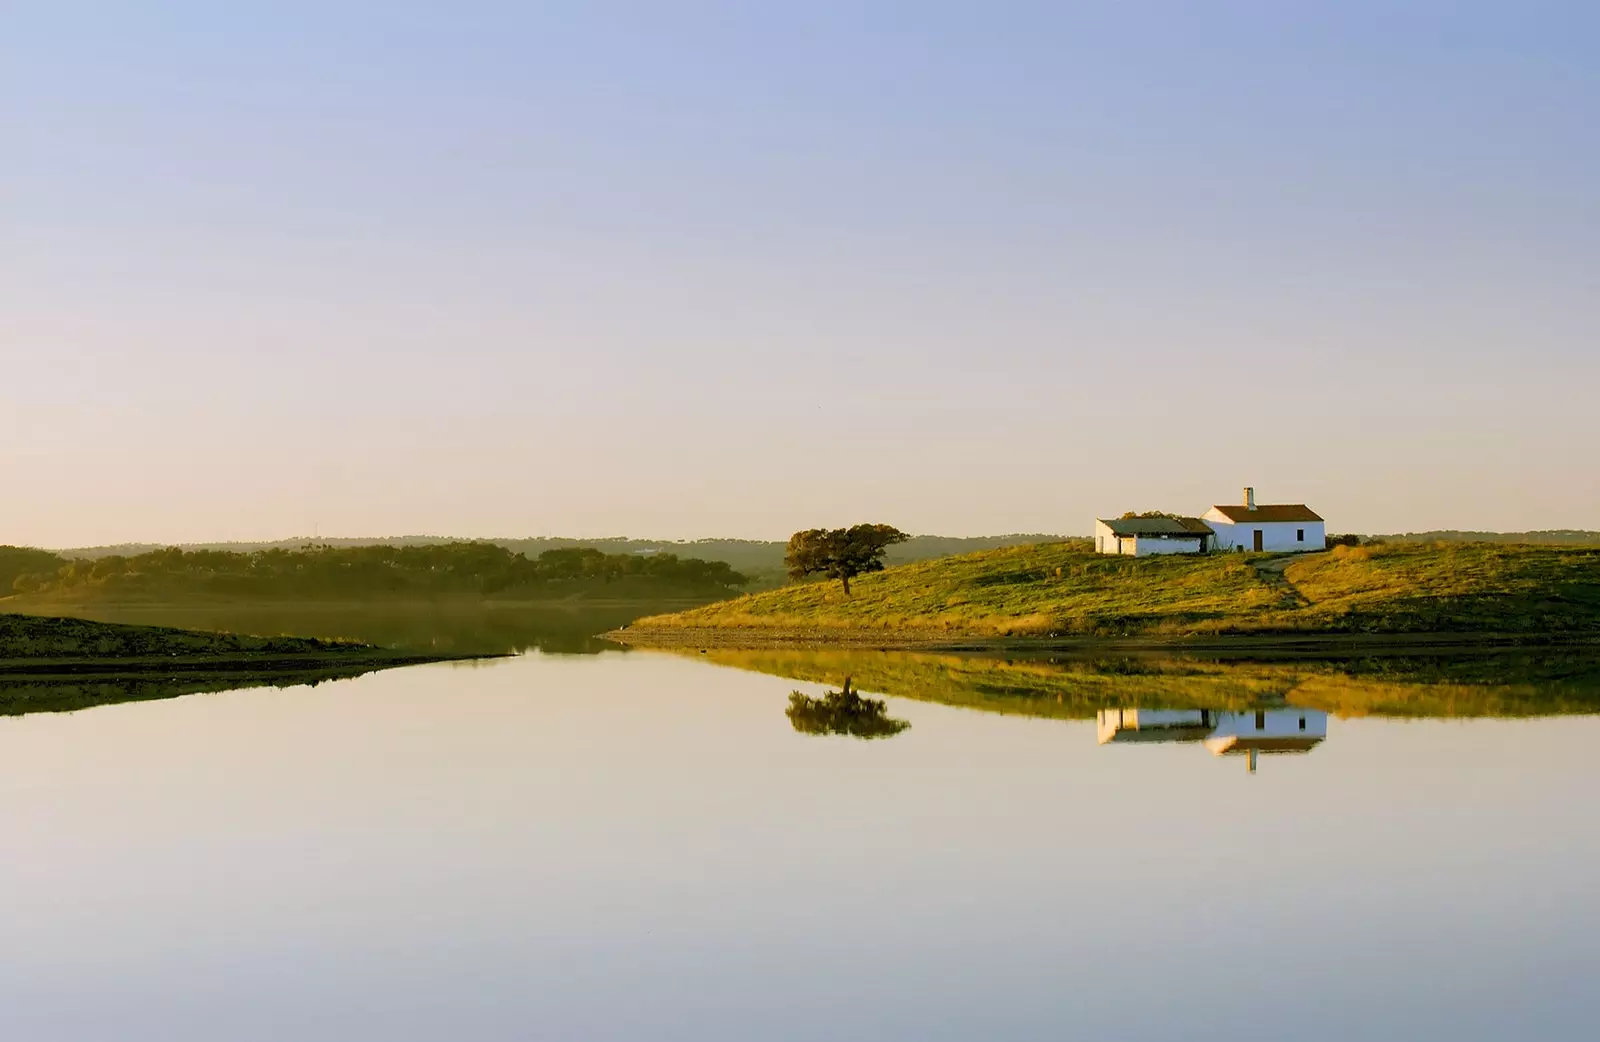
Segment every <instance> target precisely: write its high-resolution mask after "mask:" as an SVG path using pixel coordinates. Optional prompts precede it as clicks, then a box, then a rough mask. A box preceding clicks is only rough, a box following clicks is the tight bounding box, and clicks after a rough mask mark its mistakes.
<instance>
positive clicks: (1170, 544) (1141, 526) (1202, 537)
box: [1094, 514, 1215, 557]
mask: <svg viewBox="0 0 1600 1042" xmlns="http://www.w3.org/2000/svg"><path fill="white" fill-rule="evenodd" d="M1094 548H1095V550H1096V551H1097V552H1099V553H1102V554H1122V555H1124V556H1126V557H1150V556H1152V555H1154V554H1203V553H1205V552H1206V551H1207V550H1213V549H1215V546H1214V545H1213V543H1212V533H1211V526H1210V525H1208V524H1206V523H1205V522H1204V521H1202V520H1200V519H1199V518H1198V517H1173V516H1171V515H1168V514H1161V515H1153V516H1149V517H1119V518H1115V519H1113V520H1110V521H1105V520H1097V521H1096V522H1095V523H1094Z"/></svg>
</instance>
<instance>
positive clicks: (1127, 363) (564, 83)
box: [0, 0, 1600, 545]
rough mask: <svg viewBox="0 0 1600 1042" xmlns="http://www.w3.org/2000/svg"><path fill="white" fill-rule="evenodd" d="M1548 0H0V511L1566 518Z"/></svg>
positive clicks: (257, 523)
mask: <svg viewBox="0 0 1600 1042" xmlns="http://www.w3.org/2000/svg"><path fill="white" fill-rule="evenodd" d="M1596 54H1600V7H1597V6H1596V5H1593V4H1589V3H1577V2H1574V3H1566V4H1551V3H1516V4H1513V3H1498V4H1485V3H1461V2H1453V3H1407V4H1392V3H1384V4H1376V3H1350V2H1340V3H1332V2H1327V3H1315V4H1312V3H1293V2H1283V0H1278V2H1262V3H1208V4H1190V3H1176V2H1173V3H1126V4H1113V3H1110V2H1103V3H1099V2H1097V3H1080V4H1072V3H1066V2H1056V3H1000V2H984V3H979V2H970V3H960V4H954V3H927V2H923V3H910V2H902V3H893V4H890V3H863V2H851V3H821V2H806V3H787V4H780V3H775V2H774V3H726V4H709V3H667V2H664V0H658V2H652V3H634V4H622V3H609V4H608V3H582V4H578V3H572V4H554V3H542V4H540V3H469V2H460V3H452V4H439V3H431V4H409V3H393V2H386V3H377V2H373V3H290V2H284V0H278V2H272V3H257V2H253V0H252V2H244V0H231V2H229V3H226V4H217V3H198V2H197V3H163V2H158V0H152V2H147V3H142V4H138V5H132V4H122V3H111V2H102V3H75V2H72V0H50V2H12V3H8V4H0V363H3V367H0V424H3V426H0V432H3V434H4V438H3V443H0V486H3V488H4V495H3V499H0V507H3V509H0V542H27V543H37V544H44V545H70V544H78V543H87V542H107V541H120V540H171V541H182V540H206V539H222V538H263V537H279V536H289V535H298V534H305V533H309V532H310V531H311V530H312V528H313V526H317V527H318V528H320V531H321V532H322V534H324V535H330V534H343V535H357V534H364V535H372V534H398V533H409V532H434V533H444V534H458V535H520V534H540V533H544V534H554V533H559V534H569V535H602V534H620V533H629V534H636V535H657V536H695V535H742V536H753V537H783V536H786V535H787V534H788V533H789V532H790V531H792V530H793V529H795V528H798V527H808V526H811V525H818V524H842V523H847V522H851V521H857V520H881V521H887V522H890V523H893V524H897V525H899V526H901V527H903V528H907V529H911V530H915V531H933V532H946V533H953V534H956V533H969V534H970V533H980V532H1001V531H1017V530H1045V531H1061V532H1085V533H1086V532H1087V531H1088V530H1089V528H1090V525H1091V519H1092V517H1093V516H1094V515H1096V514H1106V513H1111V512H1120V511H1122V510H1124V509H1130V508H1141V509H1148V508H1165V509H1184V510H1195V511H1199V510H1202V509H1204V507H1205V506H1207V505H1209V504H1210V503H1212V502H1216V501H1231V500H1232V499H1233V498H1234V497H1235V496H1236V495H1237V494H1238V489H1239V486H1241V485H1244V484H1254V485H1256V486H1257V487H1258V488H1259V489H1260V495H1261V498H1262V499H1263V500H1265V501H1280V500H1292V501H1306V502H1309V503H1311V504H1312V505H1313V506H1315V507H1317V508H1318V509H1319V510H1320V511H1321V512H1322V513H1323V514H1324V515H1325V516H1326V517H1327V518H1328V520H1329V526H1330V529H1332V530H1336V531H1344V530H1354V531H1390V530H1404V529H1418V528H1433V527H1463V528H1529V527H1558V526H1563V527H1565V526H1573V527H1577V526H1582V527H1590V528H1600V477H1597V471H1600V468H1597V467H1596V465H1595V463H1594V451H1595V447H1596V443H1597V442H1600V419H1597V416H1596V408H1595V405H1594V399H1595V398H1596V388H1600V350H1597V346H1596V332H1597V325H1600V323H1597V318H1600V314H1597V312H1600V274H1597V273H1600V131H1597V129H1596V128H1597V127H1600V62H1596V61H1595V55H1596Z"/></svg>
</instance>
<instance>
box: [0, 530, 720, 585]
mask: <svg viewBox="0 0 1600 1042" xmlns="http://www.w3.org/2000/svg"><path fill="white" fill-rule="evenodd" d="M5 573H9V574H10V575H11V580H10V582H8V583H7V584H6V585H7V587H8V589H7V590H4V591H0V593H4V592H9V591H10V590H15V591H16V592H18V593H32V592H36V591H56V590H72V589H76V588H79V587H83V588H106V589H115V588H122V589H127V590H141V591H148V592H156V591H160V592H162V593H206V594H215V595H223V596H267V597H277V596H289V595H293V596H308V597H318V596H330V595H332V596H368V595H384V596H390V595H396V594H409V595H422V596H433V595H436V594H479V595H484V594H503V595H507V596H511V597H517V596H527V595H532V596H539V595H543V594H545V593H563V592H565V591H567V590H569V589H570V588H571V587H572V586H574V585H575V584H583V585H587V584H608V583H613V582H617V581H619V580H632V581H634V583H635V585H639V586H641V587H651V588H656V587H666V588H673V589H688V590H695V591H703V592H707V593H716V592H721V591H724V590H729V589H732V588H734V587H738V586H742V585H744V584H745V582H746V581H747V580H746V578H745V577H744V576H743V575H740V574H739V573H738V572H736V571H734V570H733V569H732V568H731V567H729V566H728V565H727V564H726V563H725V562H722V561H701V560H698V559H695V558H683V557H679V556H677V555H676V554H669V553H657V554H608V553H605V552H604V551H601V550H597V549H594V548H592V547H564V548H560V549H554V550H546V551H545V552H544V553H542V554H540V555H539V556H538V557H537V558H535V559H532V560H530V559H529V558H527V557H525V556H523V555H522V554H519V553H513V552H511V551H510V550H507V549H506V548H504V547H501V546H496V545H494V544H493V543H476V542H462V543H445V544H441V545H431V546H346V547H335V546H315V545H314V546H306V547H303V548H301V549H298V550H283V549H272V550H258V551H256V552H255V553H231V552H229V551H225V550H183V549H180V548H178V547H168V548H166V549H164V550H153V551H151V552H149V553H143V554H135V555H133V556H129V557H124V556H122V555H118V554H112V555H110V556H106V557H100V558H96V559H94V560H86V559H79V560H74V561H64V560H62V559H61V558H59V557H56V556H55V555H53V554H42V553H41V552H40V551H13V552H11V553H8V554H7V553H0V577H3V576H4V574H5Z"/></svg>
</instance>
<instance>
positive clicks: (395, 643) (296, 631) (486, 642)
mask: <svg viewBox="0 0 1600 1042" xmlns="http://www.w3.org/2000/svg"><path fill="white" fill-rule="evenodd" d="M678 606H679V605H676V604H662V605H649V604H617V605H612V606H606V605H598V606H596V605H579V606H574V607H570V608H568V607H562V606H559V605H541V604H533V605H515V604H493V603H483V602H478V601H437V602H401V603H392V604H384V603H381V602H371V601H367V602H322V603H317V602H311V603H303V604H273V603H270V602H267V603H261V602H256V603H250V602H241V603H226V602H224V603H214V604H177V605H162V604H112V605H89V606H85V607H83V608H74V609H71V610H68V609H63V613H64V614H70V615H75V616H78V617H81V618H86V619H93V620H95V621H97V622H127V623H135V624H139V625H146V626H177V627H180V628H183V629H197V630H222V631H225V632H229V633H249V634H255V635H260V636H269V637H270V636H280V635H293V636H300V637H325V638H338V639H345V640H358V641H361V642H362V643H365V644H377V645H379V646H381V647H390V648H415V649H426V650H429V651H439V652H449V653H452V654H482V655H505V654H515V653H518V652H522V651H529V650H532V649H534V648H537V649H538V650H540V651H543V652H546V653H556V654H566V655H572V654H578V655H593V654H598V653H599V652H601V651H613V650H617V649H618V645H616V644H613V643H611V642H610V641H605V640H601V639H599V638H598V637H597V636H596V634H600V633H605V632H607V631H608V630H613V629H616V628H617V627H618V626H621V625H623V624H624V623H627V622H630V621H632V620H633V619H635V618H637V617H638V616H640V615H645V614H650V613H652V612H656V611H670V610H673V609H674V608H676V607H678Z"/></svg>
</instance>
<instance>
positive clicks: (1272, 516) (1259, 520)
mask: <svg viewBox="0 0 1600 1042" xmlns="http://www.w3.org/2000/svg"><path fill="white" fill-rule="evenodd" d="M1204 518H1205V522H1206V524H1208V525H1210V526H1211V530H1212V531H1213V532H1215V533H1216V542H1215V544H1214V548H1215V549H1217V550H1266V551H1269V552H1277V553H1282V552H1285V551H1295V550H1321V549H1322V548H1323V542H1324V535H1325V531H1326V529H1325V525H1324V524H1323V520H1322V518H1321V517H1320V516H1318V515H1317V513H1316V512H1315V511H1313V510H1312V509H1311V508H1310V507H1308V506H1306V505H1305V504H1304V503H1257V502H1256V490H1255V489H1253V488H1247V489H1245V490H1244V502H1243V503H1241V504H1238V505H1235V506H1214V507H1212V508H1211V509H1210V510H1208V511H1206V513H1205V515H1204Z"/></svg>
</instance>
